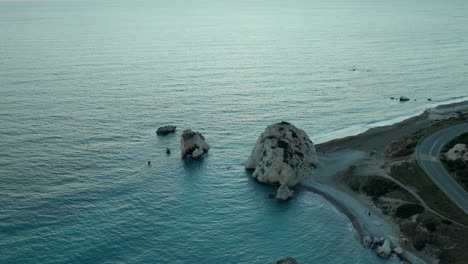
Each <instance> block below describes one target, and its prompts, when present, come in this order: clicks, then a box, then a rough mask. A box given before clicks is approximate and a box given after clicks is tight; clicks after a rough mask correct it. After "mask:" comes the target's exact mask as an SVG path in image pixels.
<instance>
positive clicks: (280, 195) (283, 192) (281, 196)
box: [276, 184, 294, 200]
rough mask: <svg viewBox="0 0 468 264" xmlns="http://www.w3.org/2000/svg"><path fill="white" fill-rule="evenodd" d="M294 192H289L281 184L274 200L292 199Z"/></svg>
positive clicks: (285, 186)
mask: <svg viewBox="0 0 468 264" xmlns="http://www.w3.org/2000/svg"><path fill="white" fill-rule="evenodd" d="M293 192H294V191H291V190H289V188H288V186H287V185H286V184H281V185H280V187H279V188H278V191H276V199H279V200H287V199H289V198H291V197H292V195H293Z"/></svg>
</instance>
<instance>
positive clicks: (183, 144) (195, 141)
mask: <svg viewBox="0 0 468 264" xmlns="http://www.w3.org/2000/svg"><path fill="white" fill-rule="evenodd" d="M209 150H210V146H209V145H208V144H207V143H206V142H205V137H203V135H202V134H200V133H198V132H194V131H192V130H190V129H187V130H185V131H184V133H183V134H182V137H181V139H180V153H181V155H182V158H184V157H186V156H188V155H192V157H193V158H199V157H201V156H202V155H203V154H204V153H207V152H208V151H209Z"/></svg>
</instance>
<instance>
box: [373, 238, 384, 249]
mask: <svg viewBox="0 0 468 264" xmlns="http://www.w3.org/2000/svg"><path fill="white" fill-rule="evenodd" d="M383 243H384V238H383V237H380V238H379V237H374V238H373V239H372V244H371V248H372V249H376V248H378V247H380V246H381V245H383Z"/></svg>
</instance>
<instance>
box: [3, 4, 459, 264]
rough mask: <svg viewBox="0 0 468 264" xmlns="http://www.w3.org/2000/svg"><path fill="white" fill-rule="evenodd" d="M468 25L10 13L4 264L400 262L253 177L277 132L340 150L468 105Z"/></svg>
mask: <svg viewBox="0 0 468 264" xmlns="http://www.w3.org/2000/svg"><path fill="white" fill-rule="evenodd" d="M467 25H468V1H464V0H460V1H455V0H448V1H442V0H440V1H435V0H432V1H430V0H429V1H423V0H410V1H408V0H405V1H403V0H394V1H388V0H385V1H384V0H368V1H365V0H349V1H318V0H309V1H279V0H272V1H245V0H244V1H215V0H200V1H195V0H191V1H188V0H187V1H130V0H129V1H110V0H109V1H55V2H43V1H39V2H16V3H14V2H0V263H41V264H42V263H44V264H49V263H259V264H260V263H273V262H274V261H275V260H277V259H279V258H282V257H285V256H294V257H295V258H297V260H298V261H299V262H300V263H301V264H307V263H350V264H351V263H363V264H368V263H393V262H392V261H389V262H388V261H383V260H380V259H378V258H377V257H376V256H375V255H374V253H373V252H371V251H370V250H367V249H364V248H363V247H361V245H360V244H359V243H358V241H356V239H355V238H354V236H355V231H353V229H352V226H351V224H350V222H349V221H348V219H347V218H346V217H345V216H344V215H343V214H341V213H340V212H338V211H337V210H336V209H335V208H334V207H333V206H331V205H330V204H329V203H327V202H326V201H325V200H324V199H322V198H321V197H320V196H317V195H314V194H311V193H299V194H297V196H296V197H295V199H293V200H292V201H289V202H287V203H280V202H277V201H276V200H271V199H268V197H267V196H268V194H270V193H274V192H275V188H274V187H270V186H265V185H260V184H258V183H256V182H254V181H253V180H251V179H250V178H249V177H248V175H247V174H246V173H245V171H244V169H243V164H244V162H245V160H246V159H247V156H248V155H249V153H250V150H251V148H252V147H253V145H254V143H255V141H256V139H257V137H258V136H259V135H260V133H261V132H262V131H263V130H264V129H265V127H266V126H267V125H269V124H271V123H274V122H278V121H281V120H285V121H289V122H292V123H293V124H295V125H296V126H298V127H300V128H302V129H304V130H305V131H306V132H307V133H308V134H309V135H310V137H311V138H312V139H313V140H314V141H323V140H325V139H330V138H332V137H334V136H337V135H339V134H343V133H344V134H346V133H350V132H351V131H354V130H356V129H359V128H364V127H368V126H372V125H374V124H375V123H376V122H385V121H389V122H390V121H391V120H392V119H394V118H397V117H401V116H405V115H410V114H413V113H416V112H418V111H421V110H422V109H424V108H425V107H428V106H429V105H430V104H439V103H443V102H447V101H450V100H454V99H460V98H461V97H463V96H467V95H468V26H467ZM400 95H405V96H408V97H410V98H411V99H412V100H411V102H407V103H400V102H397V101H394V100H390V99H389V98H390V97H391V96H400ZM427 98H432V100H433V101H432V102H428V101H427ZM413 99H416V100H417V101H413ZM165 124H174V125H177V126H178V132H177V134H175V135H170V136H167V137H157V136H156V135H155V133H154V131H155V130H156V129H157V128H158V127H159V126H160V125H165ZM187 128H192V129H194V130H197V131H200V132H202V133H203V134H204V135H205V137H206V138H207V142H208V143H209V144H210V145H211V147H212V151H210V155H209V156H208V157H207V158H206V159H205V160H204V161H202V162H193V161H182V160H181V159H180V157H179V155H180V153H179V150H178V147H179V139H180V134H181V132H182V130H183V129H187ZM166 147H168V148H170V149H172V152H173V153H172V155H170V156H167V155H166V154H165V149H166ZM147 161H151V162H152V164H153V166H151V167H146V166H145V163H146V162H147Z"/></svg>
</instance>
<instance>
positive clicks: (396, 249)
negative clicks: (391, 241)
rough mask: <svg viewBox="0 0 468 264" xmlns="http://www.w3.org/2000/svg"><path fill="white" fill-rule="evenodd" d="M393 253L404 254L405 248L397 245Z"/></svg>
mask: <svg viewBox="0 0 468 264" xmlns="http://www.w3.org/2000/svg"><path fill="white" fill-rule="evenodd" d="M393 253H395V254H397V255H402V254H403V249H402V248H401V247H396V248H394V249H393Z"/></svg>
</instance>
